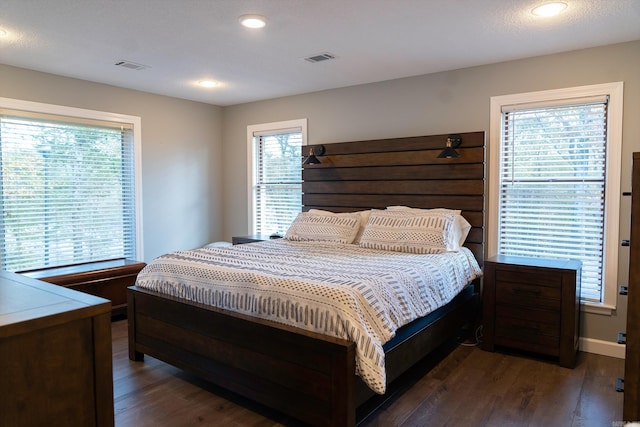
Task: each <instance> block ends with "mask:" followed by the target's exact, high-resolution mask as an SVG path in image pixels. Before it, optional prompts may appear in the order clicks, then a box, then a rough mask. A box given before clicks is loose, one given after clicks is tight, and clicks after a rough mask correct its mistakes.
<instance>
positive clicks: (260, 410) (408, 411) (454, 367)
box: [112, 320, 624, 427]
mask: <svg viewBox="0 0 640 427" xmlns="http://www.w3.org/2000/svg"><path fill="white" fill-rule="evenodd" d="M112 333H113V369H114V402H115V421H116V427H130V426H135V427H144V426H171V427H180V426H185V427H186V426H254V427H277V426H287V427H292V426H295V427H297V426H299V425H300V424H299V423H297V422H296V421H295V420H292V419H290V418H287V417H285V416H283V415H281V414H278V413H276V412H274V411H271V410H269V409H267V408H264V407H262V406H260V405H257V404H255V403H253V402H251V401H248V400H246V399H243V398H241V397H238V396H236V395H234V394H232V393H229V392H227V391H225V390H223V389H221V388H219V387H216V386H214V385H212V384H209V383H207V382H205V381H203V380H201V379H199V378H197V377H195V376H192V375H190V374H187V373H185V372H183V371H181V370H179V369H177V368H174V367H172V366H170V365H168V364H165V363H163V362H161V361H159V360H157V359H154V358H152V357H149V356H145V360H144V362H132V361H130V360H129V359H128V350H127V321H126V320H119V321H116V322H113V324H112ZM623 373H624V360H622V359H616V358H612V357H606V356H600V355H596V354H590V353H580V355H579V357H578V362H577V365H576V367H575V369H566V368H561V367H559V366H558V365H557V364H555V363H554V362H553V361H547V360H544V359H539V358H532V357H528V356H526V355H521V354H508V353H505V352H496V353H489V352H485V351H483V350H481V349H479V348H478V347H474V346H465V345H455V343H452V345H449V346H444V347H443V348H442V349H441V350H440V351H439V352H438V353H437V354H436V355H435V356H434V357H433V358H431V359H428V360H425V361H424V362H423V363H421V364H420V365H419V366H418V367H416V369H414V370H413V371H412V373H411V374H412V376H411V379H410V380H409V381H407V382H406V383H403V384H402V386H401V387H400V388H399V392H398V393H397V395H396V396H395V397H394V398H392V399H391V400H390V401H388V402H387V403H385V404H384V405H382V406H381V407H380V408H378V409H377V410H376V411H375V412H373V414H372V415H371V416H369V417H368V418H367V419H365V420H364V421H363V422H362V423H361V424H360V426H361V427H383V426H384V427H390V426H398V427H425V426H429V427H431V426H434V427H437V426H465V427H468V426H491V427H493V426H518V427H519V426H544V427H547V426H563V427H565V426H567V427H570V426H573V427H578V426H580V427H590V426H594V427H596V426H597V427H603V426H606V427H609V426H614V425H615V424H614V423H615V422H616V421H620V420H621V419H622V400H623V394H622V393H617V392H616V391H615V382H616V379H617V378H618V377H620V376H622V375H623Z"/></svg>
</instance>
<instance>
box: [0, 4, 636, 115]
mask: <svg viewBox="0 0 640 427" xmlns="http://www.w3.org/2000/svg"><path fill="white" fill-rule="evenodd" d="M564 1H565V2H566V3H568V4H569V7H568V8H567V10H566V11H565V13H563V14H562V15H560V16H558V17H555V18H551V19H541V18H537V17H534V16H533V15H531V13H530V10H531V9H532V8H533V7H534V6H536V5H538V4H541V3H544V2H545V1H544V0H1V1H0V28H1V29H4V30H5V31H6V32H7V35H6V36H5V37H4V38H0V63H3V64H8V65H13V66H17V67H23V68H29V69H33V70H38V71H44V72H49V73H53V74H59V75H63V76H69V77H75V78H79V79H85V80H90V81H95V82H100V83H106V84H111V85H115V86H121V87H126V88H131V89H137V90H142V91H146V92H152V93H157V94H163V95H169V96H174V97H179V98H185V99H191V100H195V101H201V102H206V103H210V104H215V105H222V106H223V105H233V104H239V103H244V102H250V101H255V100H260V99H269V98H276V97H281V96H287V95H293V94H300V93H307V92H313V91H319V90H325V89H331V88H337V87H345V86H352V85H358V84H363V83H371V82H376V81H383V80H390V79H396V78H402V77H409V76H415V75H422V74H428V73H433V72H438V71H445V70H452V69H458V68H465V67H471V66H475V65H482V64H489V63H495V62H501V61H507V60H512V59H518V58H524V57H530V56H538V55H545V54H550V53H557V52H563V51H569V50H575V49H581V48H588V47H594V46H602V45H607V44H612V43H619V42H625V41H631V40H639V39H640V0H564ZM247 13H258V14H262V15H264V16H266V17H267V19H268V24H267V26H266V27H265V28H264V29H262V30H248V29H245V28H243V27H241V26H240V25H239V23H238V17H239V16H240V15H243V14H247ZM321 53H330V54H332V55H335V56H336V59H334V60H329V61H323V62H319V63H315V64H314V63H310V62H308V61H305V60H304V58H305V57H308V56H313V55H317V54H321ZM120 60H127V61H132V62H134V63H138V64H143V65H146V66H148V67H149V68H146V69H143V70H131V69H128V68H124V67H117V66H115V65H114V64H115V63H116V62H118V61H120ZM205 78H208V79H213V80H216V81H219V82H221V84H220V86H219V87H217V88H213V89H203V88H200V87H198V86H197V85H196V84H195V83H196V82H197V81H199V80H202V79H205Z"/></svg>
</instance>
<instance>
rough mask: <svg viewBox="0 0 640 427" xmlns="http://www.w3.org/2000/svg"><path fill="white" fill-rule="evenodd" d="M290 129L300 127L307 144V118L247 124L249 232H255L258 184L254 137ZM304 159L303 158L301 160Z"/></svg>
mask: <svg viewBox="0 0 640 427" xmlns="http://www.w3.org/2000/svg"><path fill="white" fill-rule="evenodd" d="M289 129H300V131H301V133H302V146H303V147H304V146H306V145H307V119H306V118H305V119H293V120H285V121H280V122H272V123H261V124H257V125H249V126H247V201H248V204H247V206H248V209H247V216H248V218H247V220H248V223H247V230H248V232H249V234H254V233H255V206H256V200H255V193H254V191H253V188H254V187H255V185H256V174H255V158H256V152H255V146H254V144H253V138H254V135H255V134H256V133H262V134H264V133H278V132H280V131H286V130H289ZM301 161H302V160H301Z"/></svg>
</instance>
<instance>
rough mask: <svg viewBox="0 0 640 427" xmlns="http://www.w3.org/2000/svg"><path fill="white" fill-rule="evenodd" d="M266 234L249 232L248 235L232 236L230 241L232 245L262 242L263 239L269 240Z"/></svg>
mask: <svg viewBox="0 0 640 427" xmlns="http://www.w3.org/2000/svg"><path fill="white" fill-rule="evenodd" d="M269 239H270V237H269V235H268V234H251V235H249V236H233V237H232V238H231V243H233V244H234V245H243V244H245V243H253V242H262V241H263V240H269Z"/></svg>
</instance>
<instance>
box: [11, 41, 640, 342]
mask: <svg viewBox="0 0 640 427" xmlns="http://www.w3.org/2000/svg"><path fill="white" fill-rule="evenodd" d="M614 81H624V83H625V94H624V96H625V102H624V108H625V112H624V128H623V132H624V134H623V137H624V147H623V156H624V157H623V158H624V159H625V160H623V172H622V188H623V190H628V189H629V187H630V171H631V162H630V159H631V153H632V152H633V151H640V41H635V42H630V43H624V44H618V45H613V46H605V47H600V48H593V49H586V50H580V51H574V52H569V53H563V54H558V55H551V56H544V57H537V58H529V59H524V60H519V61H511V62H505V63H500V64H492V65H486V66H480V67H474V68H468V69H463V70H456V71H449V72H443V73H436V74H430V75H424V76H417V77H411V78H406V79H399V80H393V81H387V82H381V83H374V84H368V85H362V86H354V87H348V88H343V89H335V90H328V91H323V92H317V93H310V94H305V95H299V96H292V97H287V98H280V99H273V100H268V101H261V102H255V103H248V104H243V105H237V106H232V107H224V108H221V107H217V106H212V105H207V104H202V103H197V102H191V101H185V100H180V99H174V98H169V97H164V96H158V95H152V94H148V93H143V92H137V91H133V90H128V89H123V88H117V87H113V86H108V85H102V84H97V83H91V82H87V81H83V80H77V79H72V78H66V77H60V76H54V75H50V74H45V73H40V72H36V71H31V70H25V69H20V68H14V67H9V66H5V65H0V97H7V98H16V99H22V100H27V101H37V102H45V103H51V104H58V105H65V106H70V107H78V108H89V109H95V110H101V111H108V112H115V113H121V114H130V115H135V116H140V117H142V139H143V141H142V183H143V184H142V185H143V213H144V246H145V259H144V261H149V260H151V259H152V258H154V257H156V256H158V255H160V254H163V253H166V252H169V251H174V250H179V249H187V248H191V247H196V246H200V245H202V244H205V243H207V242H210V241H215V240H223V239H224V240H229V239H230V238H231V236H233V235H241V234H245V233H246V232H247V197H248V196H247V161H246V155H247V143H246V128H247V126H248V125H252V124H259V123H267V122H274V121H282V120H290V119H298V118H308V129H309V135H308V136H309V143H310V144H317V143H331V142H339V141H351V140H362V139H377V138H387V137H399V136H416V135H428V134H437V133H451V132H467V131H482V130H484V131H486V132H487V136H488V132H489V99H490V97H491V96H495V95H505V94H511V93H520V92H529V91H536V90H546V89H556V88H563V87H571V86H580V85H588V84H595V83H606V82H614ZM488 167H491V165H488ZM629 209H630V200H629V199H628V198H623V199H622V201H621V215H620V236H621V238H627V237H628V236H629V221H630V216H629ZM619 265H620V267H619V281H620V283H621V284H626V280H627V279H626V277H627V274H628V267H627V265H628V256H627V250H626V249H624V248H623V249H621V251H620V260H619ZM625 318H626V300H625V298H624V297H621V298H619V303H618V310H617V312H614V313H613V315H612V316H603V315H595V314H587V315H585V316H584V322H583V331H582V335H583V336H586V337H588V338H594V339H599V340H604V341H615V339H616V334H617V332H618V331H623V330H625V329H626V327H625Z"/></svg>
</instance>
